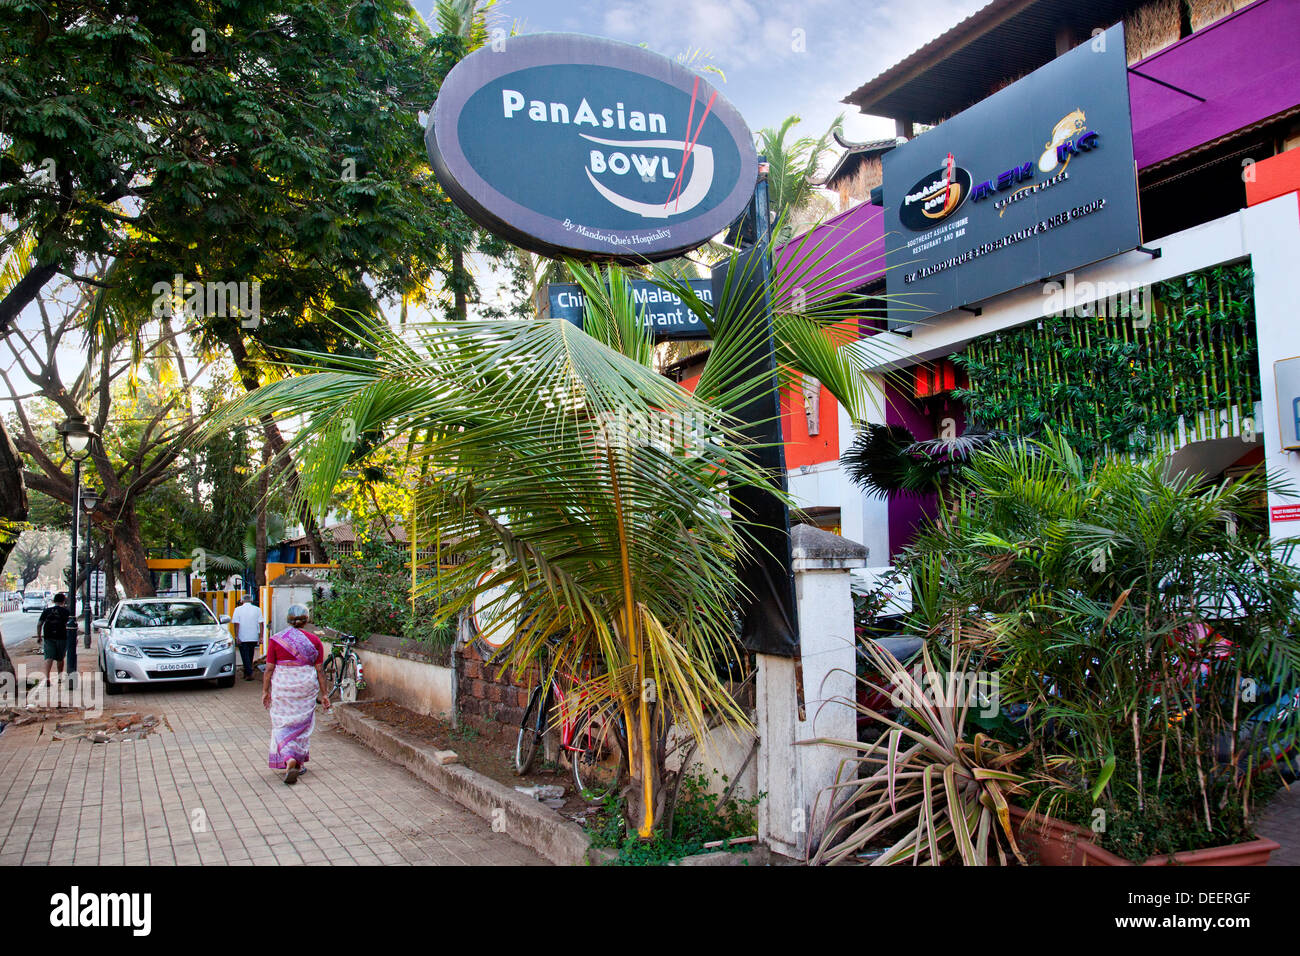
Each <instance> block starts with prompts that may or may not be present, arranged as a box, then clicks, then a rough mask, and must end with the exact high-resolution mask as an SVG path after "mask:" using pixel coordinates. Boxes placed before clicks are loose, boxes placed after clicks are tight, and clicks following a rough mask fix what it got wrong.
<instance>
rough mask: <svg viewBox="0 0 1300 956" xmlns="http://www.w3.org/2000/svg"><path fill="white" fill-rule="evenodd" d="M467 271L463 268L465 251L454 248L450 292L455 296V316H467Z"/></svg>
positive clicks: (463, 317)
mask: <svg viewBox="0 0 1300 956" xmlns="http://www.w3.org/2000/svg"><path fill="white" fill-rule="evenodd" d="M468 286H469V272H468V271H466V269H465V252H464V250H463V249H460V248H455V249H453V250H452V252H451V292H452V295H453V296H454V297H455V303H456V304H455V309H456V318H458V319H467V318H469V295H468V292H467V288H468Z"/></svg>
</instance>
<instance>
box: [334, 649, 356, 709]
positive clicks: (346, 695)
mask: <svg viewBox="0 0 1300 956" xmlns="http://www.w3.org/2000/svg"><path fill="white" fill-rule="evenodd" d="M357 664H358V660H357V656H356V655H355V654H349V655H348V656H347V657H345V658H343V669H342V671H341V672H340V674H339V700H341V701H343V703H345V704H355V703H356V701H357V689H358V687H357V685H358V684H359V683H360V682H361V678H360V675H359V674H358V673H357V670H358V668H357Z"/></svg>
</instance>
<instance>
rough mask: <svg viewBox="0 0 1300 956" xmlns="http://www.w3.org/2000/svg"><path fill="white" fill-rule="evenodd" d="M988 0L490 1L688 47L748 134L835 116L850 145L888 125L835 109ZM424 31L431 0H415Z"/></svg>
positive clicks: (514, 12)
mask: <svg viewBox="0 0 1300 956" xmlns="http://www.w3.org/2000/svg"><path fill="white" fill-rule="evenodd" d="M985 3H987V0H923V2H918V0H785V2H777V0H498V3H497V5H496V7H495V8H494V10H493V13H494V15H495V16H496V18H497V19H498V20H499V21H500V22H499V25H500V26H502V27H503V28H505V29H509V27H510V26H511V24H512V23H519V24H520V25H521V32H524V33H539V32H543V31H557V32H566V33H589V34H595V35H598V36H606V37H612V38H613V39H616V40H623V41H626V42H628V43H645V44H646V45H647V46H648V47H649V48H650V49H652V50H655V51H656V52H658V53H663V54H665V55H667V56H677V55H679V54H683V53H687V52H690V51H695V50H702V51H704V52H705V53H707V54H710V55H711V59H710V60H709V61H708V62H710V63H711V64H712V65H713V66H716V67H718V68H719V69H721V70H722V72H723V74H725V76H726V80H725V82H718V78H717V77H716V76H710V81H711V82H715V84H716V85H717V86H718V88H719V89H720V90H721V91H722V93H723V95H725V96H726V97H727V99H729V100H731V102H732V103H733V104H734V105H735V106H736V108H737V109H739V110H740V112H741V114H742V115H743V116H744V117H745V120H746V121H747V122H748V124H749V126H750V129H752V130H754V131H757V130H760V129H763V128H769V127H775V126H777V125H778V124H779V123H780V122H781V121H782V120H783V119H784V118H785V117H786V116H790V115H797V116H799V117H801V118H802V120H803V122H802V123H801V124H800V125H799V126H798V127H796V128H795V129H796V132H797V133H798V134H799V135H804V136H820V135H821V134H822V133H823V132H824V131H825V130H826V128H827V127H828V126H829V125H830V123H831V122H832V121H833V120H834V119H835V117H836V116H838V115H839V114H840V113H843V114H845V115H844V132H845V136H846V137H847V138H848V139H851V140H868V139H878V138H886V137H892V136H893V135H894V125H893V123H892V122H891V121H887V120H882V119H880V118H878V117H876V118H872V117H866V116H863V115H862V114H860V113H858V111H857V109H856V108H854V107H850V106H845V105H844V104H843V103H841V102H840V100H842V99H843V98H844V97H845V95H847V94H848V93H850V92H851V91H853V90H855V89H857V88H858V87H859V86H861V85H862V84H863V83H865V82H866V81H867V80H869V79H871V78H873V77H875V76H877V75H878V74H880V73H882V72H884V71H885V70H886V69H888V68H889V67H891V66H893V65H894V64H895V63H897V62H898V61H900V60H902V59H903V58H904V57H906V56H907V55H908V54H910V53H912V52H913V51H915V50H916V49H917V48H919V47H921V46H923V45H924V44H925V43H927V42H928V41H930V40H932V39H933V38H934V37H936V36H938V35H939V34H940V33H943V32H944V31H945V30H947V29H948V28H949V27H952V26H954V25H956V24H957V23H958V22H959V21H960V20H962V19H964V18H965V17H968V16H970V14H972V13H974V12H975V11H976V10H977V9H979V8H980V7H982V6H984V5H985ZM414 4H415V7H416V9H417V10H419V11H420V13H421V14H423V15H424V17H425V19H426V20H428V21H430V23H431V25H432V22H433V21H432V15H431V10H432V8H433V2H432V0H414Z"/></svg>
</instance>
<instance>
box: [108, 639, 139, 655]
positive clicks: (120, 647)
mask: <svg viewBox="0 0 1300 956" xmlns="http://www.w3.org/2000/svg"><path fill="white" fill-rule="evenodd" d="M108 649H109V650H110V651H112V652H113V653H114V654H121V655H122V656H123V657H139V656H140V648H138V647H136V646H135V645H134V644H119V643H117V642H116V641H111V642H109V645H108Z"/></svg>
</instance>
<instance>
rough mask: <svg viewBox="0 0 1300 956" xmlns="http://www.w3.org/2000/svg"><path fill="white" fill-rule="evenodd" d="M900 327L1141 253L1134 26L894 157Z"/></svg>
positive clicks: (889, 216) (893, 275) (893, 268)
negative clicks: (1132, 102) (1131, 79)
mask: <svg viewBox="0 0 1300 956" xmlns="http://www.w3.org/2000/svg"><path fill="white" fill-rule="evenodd" d="M884 194H885V216H886V233H887V237H886V240H885V246H886V255H885V261H886V265H887V266H888V270H887V272H886V273H885V275H886V280H885V282H886V288H887V291H888V293H889V295H890V302H889V319H890V327H891V328H902V327H905V326H907V325H910V324H911V323H913V322H916V321H917V320H919V319H924V318H926V317H927V316H930V315H934V314H936V313H942V312H948V311H950V310H952V309H955V308H958V307H960V306H967V307H970V306H974V305H976V304H978V303H979V302H980V301H981V300H983V299H988V298H991V297H992V296H995V295H998V294H1000V293H1003V292H1007V291H1010V290H1011V289H1015V288H1019V287H1020V286H1023V285H1027V284H1029V283H1032V282H1036V281H1038V280H1040V279H1048V278H1052V277H1059V276H1060V275H1062V274H1063V273H1065V272H1068V271H1069V270H1071V269H1076V268H1078V267H1080V266H1083V265H1087V264H1088V263H1091V262H1096V261H1097V260H1099V259H1104V258H1106V257H1107V256H1113V255H1116V254H1117V253H1120V252H1126V251H1128V250H1130V249H1133V248H1135V247H1136V246H1138V245H1139V244H1140V243H1141V241H1142V239H1141V228H1140V225H1139V220H1138V205H1137V173H1136V170H1135V169H1134V165H1133V130H1132V120H1131V119H1130V116H1129V98H1128V64H1127V62H1126V60H1125V54H1124V32H1123V27H1122V26H1119V25H1116V26H1113V27H1111V28H1110V29H1109V30H1106V31H1104V32H1101V33H1098V34H1097V35H1096V36H1094V37H1093V38H1092V39H1091V40H1089V41H1088V42H1087V43H1084V44H1083V45H1082V46H1079V47H1077V48H1075V49H1073V50H1071V51H1069V52H1068V53H1066V54H1065V55H1064V56H1060V57H1057V58H1056V59H1055V60H1053V61H1052V62H1050V63H1048V64H1046V65H1045V66H1043V67H1041V68H1040V69H1038V70H1035V71H1034V72H1033V73H1031V74H1029V75H1028V76H1026V77H1025V78H1024V79H1022V80H1020V81H1018V82H1016V83H1013V84H1012V85H1011V86H1009V87H1007V88H1006V89H1003V90H1000V91H998V92H997V93H994V94H993V95H992V96H990V97H988V98H987V99H985V100H983V101H981V102H980V103H978V104H976V105H975V106H972V107H971V108H970V109H968V110H966V111H965V112H963V113H959V114H957V115H956V116H954V117H953V118H952V119H950V120H948V121H947V122H945V123H942V124H940V125H939V126H936V127H935V128H934V129H932V130H929V131H927V132H924V133H922V134H921V135H920V136H918V137H916V138H915V139H913V140H912V141H911V142H909V143H907V144H905V145H902V146H899V147H898V148H897V149H894V150H891V151H890V152H888V153H886V154H885V156H884Z"/></svg>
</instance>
